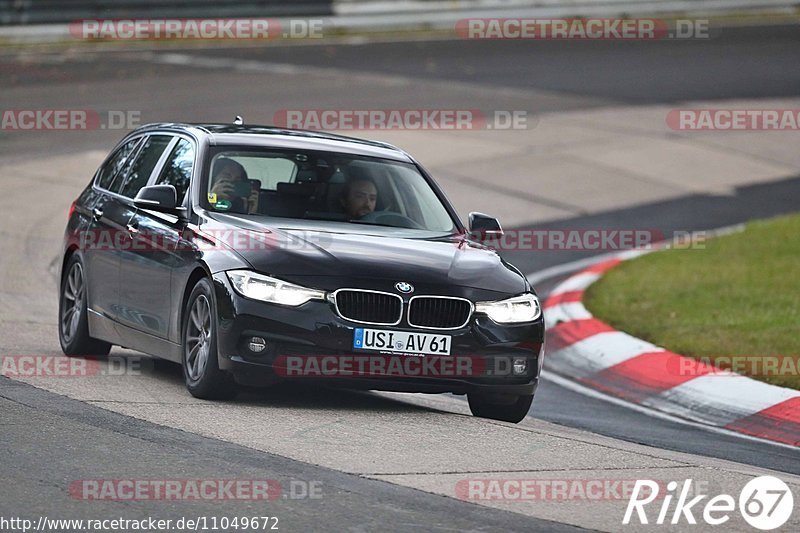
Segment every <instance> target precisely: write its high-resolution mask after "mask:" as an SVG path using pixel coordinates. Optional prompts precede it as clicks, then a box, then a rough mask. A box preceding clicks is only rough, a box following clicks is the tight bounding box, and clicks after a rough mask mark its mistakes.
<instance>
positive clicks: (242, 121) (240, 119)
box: [233, 115, 244, 126]
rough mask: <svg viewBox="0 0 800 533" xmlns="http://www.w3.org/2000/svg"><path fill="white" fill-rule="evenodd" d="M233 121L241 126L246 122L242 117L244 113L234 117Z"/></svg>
mask: <svg viewBox="0 0 800 533" xmlns="http://www.w3.org/2000/svg"><path fill="white" fill-rule="evenodd" d="M233 123H234V125H236V126H241V125H242V124H244V120H243V119H242V115H236V118H235V119H233Z"/></svg>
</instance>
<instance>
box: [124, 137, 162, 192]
mask: <svg viewBox="0 0 800 533" xmlns="http://www.w3.org/2000/svg"><path fill="white" fill-rule="evenodd" d="M170 141H172V137H171V136H169V135H151V136H149V137H148V138H147V139H145V141H144V144H143V145H142V149H141V150H139V155H138V156H136V160H135V161H134V162H133V164H132V165H131V166H130V169H129V170H128V173H127V174H126V175H125V181H124V182H123V183H122V188H121V189H120V192H119V193H120V194H121V195H122V196H127V197H129V198H133V197H134V196H136V194H137V193H138V192H139V189H141V188H142V187H144V186H145V185H147V181H148V180H149V179H150V174H151V173H152V172H153V169H154V168H156V165H157V164H158V160H159V159H161V154H163V153H164V150H166V148H167V146H168V145H169V143H170Z"/></svg>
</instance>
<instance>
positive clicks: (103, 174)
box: [97, 137, 141, 190]
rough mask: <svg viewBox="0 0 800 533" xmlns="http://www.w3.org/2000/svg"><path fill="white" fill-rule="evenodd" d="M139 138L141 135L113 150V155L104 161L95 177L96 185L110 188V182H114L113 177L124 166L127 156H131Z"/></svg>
mask: <svg viewBox="0 0 800 533" xmlns="http://www.w3.org/2000/svg"><path fill="white" fill-rule="evenodd" d="M140 140H141V137H137V138H136V139H132V140H130V141H128V142H126V143H125V144H123V145H122V146H120V147H119V148H118V149H117V151H116V152H114V155H112V156H111V158H110V159H109V160H108V162H106V164H105V165H104V166H103V168H102V169H101V170H100V175H99V176H98V178H97V185H98V187H102V188H103V189H108V190H111V186H112V183H114V178H115V177H116V176H117V174H119V172H120V171H121V170H122V168H123V167H124V166H125V163H126V162H127V161H128V158H129V157H130V156H131V154H132V153H134V149H135V148H136V146H137V145H138V144H139V141H140Z"/></svg>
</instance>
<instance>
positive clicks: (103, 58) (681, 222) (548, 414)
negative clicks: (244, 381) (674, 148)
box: [0, 26, 800, 530]
mask: <svg viewBox="0 0 800 533" xmlns="http://www.w3.org/2000/svg"><path fill="white" fill-rule="evenodd" d="M798 41H800V31H798V30H797V28H796V27H781V26H773V27H767V28H743V29H734V30H725V31H723V33H722V35H720V36H718V37H717V38H716V39H713V40H710V41H708V42H699V41H694V42H691V43H688V42H658V43H647V42H628V43H599V44H598V43H592V44H591V45H590V44H588V43H530V42H497V41H495V42H464V41H436V42H398V43H377V44H365V45H336V44H326V45H318V46H287V47H270V48H267V49H260V48H242V49H225V50H207V49H204V50H193V49H190V50H170V52H180V53H182V54H188V55H197V56H203V57H209V56H210V57H222V58H226V59H228V60H230V61H231V62H235V61H251V60H259V61H269V62H272V63H277V64H281V65H284V64H291V65H295V66H300V67H301V70H302V68H303V67H311V68H321V69H336V70H337V71H340V72H344V73H345V77H346V73H348V72H351V73H353V77H354V79H355V78H356V77H357V75H358V74H359V73H364V72H369V73H377V74H386V75H389V76H391V75H399V76H419V77H420V78H424V79H433V80H451V79H452V80H459V81H461V82H466V83H471V84H476V85H477V86H479V87H485V89H486V95H485V99H484V100H482V101H481V102H480V103H479V105H478V106H477V107H481V108H484V109H490V108H493V107H494V108H497V109H504V108H519V106H518V105H517V104H518V102H517V101H514V102H509V101H504V100H503V98H504V96H503V93H502V89H503V88H506V87H516V88H522V89H526V90H528V89H529V90H531V91H532V96H531V98H530V101H529V102H528V103H529V107H528V109H531V110H533V111H555V110H560V109H576V108H592V107H599V106H606V105H609V104H620V103H630V104H639V103H662V102H674V101H680V100H685V99H696V100H714V99H722V98H739V97H771V96H797V95H800V72H799V71H798V70H797V68H796V66H797V65H798V64H800V46H798V44H800V42H798ZM690 45H691V46H690ZM160 53H161V52H160V51H158V50H156V51H152V50H150V51H144V50H143V51H136V52H130V51H120V52H117V51H113V50H112V51H106V52H102V53H97V54H94V53H88V52H87V51H86V50H85V49H82V50H80V49H79V50H77V51H75V50H73V51H69V52H67V53H63V52H53V53H41V54H32V53H28V52H25V53H18V52H12V53H8V52H7V53H5V54H4V55H3V57H2V58H0V66H1V67H2V68H1V69H0V72H4V74H3V77H2V80H3V81H2V86H3V90H4V91H5V90H6V89H9V91H10V92H9V93H7V94H12V93H13V95H14V97H13V102H3V106H4V107H8V108H25V107H42V108H58V107H77V106H79V105H84V106H87V107H89V106H92V105H94V106H98V107H101V108H112V109H113V108H115V105H114V104H115V103H118V102H121V101H125V102H126V103H125V106H126V108H129V109H141V110H142V117H143V121H144V122H148V121H156V120H192V121H204V120H208V121H215V120H218V121H228V120H229V119H230V118H231V117H232V116H233V115H234V114H236V113H239V112H241V110H245V113H247V115H246V116H248V117H251V116H252V117H254V119H253V122H269V121H270V120H269V119H270V117H271V116H272V113H273V112H274V110H275V109H277V108H281V107H291V104H294V105H304V106H305V107H312V106H313V107H319V108H323V107H326V106H333V105H340V106H342V107H347V105H348V104H349V103H351V102H352V103H355V102H358V103H360V106H358V107H357V106H356V105H355V104H353V106H352V107H356V108H368V107H377V106H383V107H399V108H403V107H412V106H413V104H415V105H416V107H433V106H436V105H441V106H444V105H446V103H447V102H448V94H447V93H446V92H441V93H427V94H414V93H412V94H403V95H399V94H392V93H391V92H387V91H386V90H385V89H384V88H381V87H373V86H369V85H367V84H359V83H347V82H346V81H345V82H344V83H343V82H341V81H337V82H331V83H328V84H323V85H322V86H320V85H311V84H304V80H303V79H302V77H301V79H299V80H298V83H297V84H296V85H288V86H287V85H284V84H277V83H276V81H277V77H276V79H271V78H270V77H269V76H267V75H265V76H264V77H263V78H262V81H261V82H262V83H263V85H259V86H255V87H254V86H252V85H250V86H242V85H241V83H240V82H243V81H244V80H243V79H242V78H240V77H239V75H238V74H237V73H232V72H230V71H228V70H226V69H225V68H219V69H199V70H198V69H195V68H192V67H190V66H176V65H174V64H165V63H164V62H161V61H158V60H154V55H156V56H157V55H158V54H160ZM156 59H157V58H156ZM280 81H281V82H284V81H285V79H283V78H280ZM246 83H252V79H248V80H246ZM65 86H68V87H69V88H70V92H65V91H64V89H63V87H65ZM537 90H542V91H548V94H543V95H537V93H536V92H535V91H537ZM552 92H555V94H557V95H558V96H556V97H553V96H552ZM259 98H260V99H261V100H259ZM286 101H289V102H290V104H288V105H282V104H276V103H275V102H286ZM264 102H267V103H266V104H265V103H264ZM342 102H344V104H342ZM514 105H517V107H513V106H514ZM118 137H119V136H118V135H117V134H116V133H114V134H109V133H108V132H99V131H98V132H81V133H69V134H65V135H62V136H60V137H58V139H55V138H54V137H53V134H52V133H48V132H38V133H37V132H26V133H25V134H19V133H4V134H0V157H11V158H33V157H45V156H50V155H55V154H67V153H70V152H73V151H80V150H102V151H105V150H108V149H109V148H110V147H111V146H112V145H113V144H114V143H115V142H116V141H117V139H118ZM86 179H87V180H88V176H87V178H86ZM797 198H800V178H793V179H787V180H783V181H780V182H776V183H770V184H766V185H756V186H752V187H743V188H740V189H738V190H737V193H736V195H735V196H733V197H725V198H720V197H716V196H705V195H691V196H686V197H682V198H678V199H675V200H669V201H665V202H659V203H657V204H650V205H644V206H637V207H634V208H627V209H622V210H614V211H609V212H605V213H601V214H594V215H580V214H577V215H576V216H575V217H573V218H571V219H569V220H566V221H565V220H560V221H559V222H558V223H557V227H559V228H561V229H565V228H569V227H577V228H580V227H609V228H613V227H630V226H631V225H632V224H637V225H638V226H639V227H658V228H660V229H662V231H664V232H665V233H666V232H669V231H671V230H673V229H682V230H691V229H697V230H700V229H707V228H714V227H721V226H726V225H730V224H734V223H738V222H743V221H746V220H749V219H751V218H758V217H765V216H772V215H775V214H779V213H785V212H791V211H795V210H796V209H797ZM70 200H71V198H64V199H63V203H64V205H65V206H66V205H68V203H69V201H70ZM31 201H33V202H35V199H34V198H31ZM548 225H549V224H548V223H547V222H545V223H542V224H537V225H535V226H534V227H536V228H546V227H548ZM550 225H553V226H555V225H556V224H550ZM20 238H22V237H21V236H18V235H15V234H14V232H13V228H11V229H9V228H4V232H3V239H4V240H5V241H6V242H7V243H8V242H11V241H9V239H11V240H13V239H20ZM53 255H55V253H53ZM585 257H586V254H584V253H572V252H539V253H536V254H531V253H522V252H517V253H515V254H508V258H509V259H510V260H511V261H512V262H513V263H515V264H516V265H517V266H519V267H520V269H522V270H523V271H524V272H535V271H539V270H542V269H544V268H548V267H552V266H556V265H559V264H564V263H568V262H571V261H574V260H576V259H582V258H585ZM555 281H557V280H556V279H551V280H546V281H545V282H543V283H542V284H541V285H539V287H538V289H539V292H540V293H541V294H543V295H544V294H546V292H547V290H549V288H551V287H552V286H553V284H554V282H555ZM31 297H32V298H33V299H36V300H50V299H54V295H53V294H50V293H45V294H33V295H32V296H31ZM12 314H13V310H6V311H5V312H4V318H5V319H6V320H1V321H0V329H1V330H2V331H0V338H2V339H3V342H2V343H1V344H2V346H0V348H2V352H3V353H7V352H10V351H12V350H14V349H16V347H18V346H24V347H26V349H27V352H26V353H34V351H33V350H36V349H37V347H38V349H39V350H40V352H41V353H49V352H51V351H52V350H53V346H54V343H55V345H57V340H56V339H54V338H46V339H45V338H42V339H38V338H36V337H35V335H36V334H35V333H33V332H26V331H24V330H21V329H19V326H18V325H15V324H14V323H13V321H11V320H10V316H11V315H12ZM156 370H157V371H158V372H161V373H163V374H166V375H167V376H173V377H174V374H175V370H174V368H171V366H170V365H166V366H163V365H159V366H158V367H157V369H156ZM315 394H322V395H323V396H322V398H320V397H315V399H312V400H309V401H310V402H311V404H312V405H319V404H327V403H330V404H332V405H334V406H336V405H342V406H350V407H352V406H353V405H355V406H356V408H357V409H359V410H369V409H375V410H376V411H377V412H378V413H379V414H386V413H389V414H391V413H392V412H393V411H394V410H395V409H397V410H400V411H403V409H405V408H402V407H400V406H401V405H402V404H400V403H399V402H394V401H393V400H390V399H381V400H375V399H369V400H368V401H364V400H362V398H363V397H364V396H363V395H358V394H352V393H347V392H323V393H319V392H317V393H315ZM0 396H1V397H2V398H0V401H2V403H3V404H4V405H3V407H2V410H3V412H4V416H3V419H2V422H0V425H2V426H3V437H2V444H3V447H4V449H5V450H6V452H5V458H4V460H3V466H2V472H1V473H0V474H1V477H2V481H3V484H4V486H5V487H6V488H8V487H10V486H13V487H14V489H13V490H4V493H5V494H6V496H5V497H4V501H3V509H4V514H6V515H8V514H12V513H9V512H7V511H11V510H14V509H22V508H25V509H27V510H28V511H29V513H28V514H37V513H39V512H41V513H44V514H46V513H47V512H48V511H53V512H55V511H62V513H61V514H62V515H63V514H68V513H67V512H68V511H70V510H76V509H77V508H78V507H79V506H80V505H81V504H82V502H75V501H67V502H63V501H62V500H59V499H57V498H56V494H55V493H56V492H57V485H56V483H55V482H54V481H51V482H47V481H43V480H48V479H49V480H57V479H67V478H73V479H74V478H76V477H81V476H80V475H79V474H77V473H76V472H80V471H81V470H84V471H85V472H86V476H87V477H91V471H92V469H91V468H89V467H88V466H87V465H89V466H91V467H92V468H94V469H101V470H103V471H106V472H108V471H112V472H116V473H117V474H118V475H117V476H116V477H125V475H126V474H127V475H128V476H134V475H137V476H140V477H152V475H156V474H157V473H160V472H161V471H163V470H165V469H166V472H172V473H174V476H175V477H184V478H192V477H200V476H203V477H217V478H224V477H226V475H227V476H229V477H234V476H236V477H246V476H247V474H248V473H249V472H252V475H254V476H255V475H259V476H263V471H261V470H259V469H260V468H262V467H263V465H264V464H268V465H270V466H269V468H271V469H272V473H273V474H274V475H273V476H272V477H276V478H287V479H288V478H296V479H320V480H324V482H325V484H326V486H328V487H333V489H332V490H330V491H328V492H326V498H325V499H324V500H320V501H318V502H312V505H305V506H303V505H294V503H295V502H292V501H286V502H278V504H277V505H279V507H275V508H274V509H275V511H276V514H281V513H280V511H282V510H283V508H282V507H280V506H281V505H285V506H286V512H287V513H289V512H291V513H292V514H291V516H292V520H294V522H293V523H292V529H291V530H295V529H294V527H297V528H298V529H297V530H299V529H300V528H303V529H307V528H311V527H313V526H314V525H315V524H319V522H320V517H321V516H324V517H325V519H324V520H325V521H326V522H328V524H329V525H331V526H334V525H341V526H342V527H358V528H363V529H376V528H380V527H381V526H385V525H386V522H387V520H388V519H389V518H387V517H391V518H390V520H392V522H391V525H390V526H389V527H390V529H397V530H411V529H417V528H420V527H422V528H425V529H439V528H441V529H447V528H453V529H456V528H458V529H467V530H469V529H478V528H485V529H497V528H500V529H504V530H525V529H531V528H533V529H536V530H539V529H551V528H564V529H566V526H560V525H558V524H554V523H552V522H544V521H536V519H532V518H530V517H525V516H522V515H519V514H517V513H513V512H507V511H499V510H494V509H489V508H485V507H479V506H475V505H472V504H469V503H465V502H460V501H457V500H454V499H449V498H444V497H439V496H431V495H429V494H425V493H421V492H418V491H415V490H413V489H408V488H404V487H398V486H396V485H393V484H389V483H386V482H383V481H375V480H371V479H362V478H360V477H355V476H349V475H347V474H340V473H338V472H336V471H334V470H326V469H324V468H323V467H315V466H311V465H307V464H305V463H302V462H298V461H293V460H291V459H285V458H282V457H280V456H276V455H268V454H265V453H264V452H259V451H254V450H252V449H249V448H242V447H239V446H236V445H235V444H230V443H223V442H221V441H215V440H210V439H207V438H205V437H199V436H196V435H193V434H191V433H185V432H181V431H179V430H176V429H170V428H164V427H162V426H155V425H153V424H149V423H147V422H143V421H139V420H135V419H132V418H128V417H124V416H122V415H118V414H115V413H109V412H107V411H105V410H102V409H99V408H97V407H93V406H87V405H85V404H83V403H81V402H77V401H75V400H70V399H65V398H63V397H61V396H56V395H54V394H51V393H47V392H43V391H41V390H39V389H35V388H33V387H30V386H28V385H25V384H19V383H15V382H12V381H10V380H7V379H5V378H0ZM253 401H255V402H256V403H258V401H259V400H258V399H255V400H253ZM531 416H532V417H534V418H537V419H541V420H545V421H549V422H553V423H555V424H559V425H564V426H570V427H574V428H579V429H584V430H588V431H590V432H594V433H598V434H601V435H605V436H609V437H613V438H615V439H621V440H623V441H629V442H634V443H641V444H645V445H647V446H653V447H655V448H660V449H665V450H676V451H680V452H686V453H690V454H698V455H703V456H710V457H715V458H720V459H726V460H731V461H735V462H740V463H743V464H747V465H755V466H759V467H764V468H769V469H772V470H776V471H781V472H787V473H793V474H800V454H798V452H797V451H796V450H789V449H786V448H781V447H776V446H772V445H769V444H765V443H761V442H756V441H750V440H744V439H741V438H738V437H735V436H727V435H720V434H716V433H711V432H709V431H706V430H703V429H701V428H697V427H693V426H687V425H683V424H678V423H673V422H669V421H664V420H661V419H658V418H653V417H650V416H647V415H645V414H642V413H639V412H636V411H632V410H630V409H627V408H625V407H621V406H618V405H613V404H610V403H606V402H602V401H599V400H597V399H596V398H592V397H589V396H586V395H583V394H580V393H577V392H574V391H572V390H567V389H565V388H563V387H561V386H558V385H556V384H554V383H550V382H547V381H546V380H545V381H544V382H543V383H542V385H541V386H540V388H539V391H538V393H537V397H536V400H535V402H534V408H533V411H532V413H531ZM32 421H34V422H36V423H35V424H34V425H32V424H31V422H32ZM43 428H46V430H43ZM43 457H46V458H48V460H47V461H42V458H43ZM198 457H199V458H202V459H198ZM51 459H52V460H51ZM145 473H150V474H151V475H150V476H148V475H145ZM165 475H166V474H165ZM107 477H115V476H107ZM48 490H50V491H53V498H54V500H53V503H50V502H49V501H48V499H49V498H48V493H47V491H48ZM42 491H44V492H42ZM304 503H306V504H307V503H308V502H304ZM154 505H155V506H156V507H154V512H153V513H151V514H157V511H162V515H163V516H169V514H170V513H173V512H174V513H177V512H178V511H177V510H176V509H175V508H174V507H171V506H170V504H169V503H168V502H162V503H160V504H154ZM159 505H160V506H161V507H160V508H158V506H159ZM192 505H195V504H192ZM234 505H238V506H239V507H238V508H237V507H232V508H226V514H228V515H234V514H238V511H242V512H247V511H251V510H252V508H251V507H248V505H252V504H247V503H239V504H234ZM54 506H55V509H54ZM196 506H197V507H196V509H195V508H194V507H192V508H190V509H189V510H192V511H194V510H196V511H197V513H196V514H198V515H202V514H206V515H210V514H214V513H218V512H219V508H218V507H215V506H214V504H203V503H198V504H196ZM124 508H125V504H109V505H108V506H107V507H105V508H103V507H98V508H95V510H96V511H97V514H101V513H104V512H106V511H110V510H120V512H123V511H125V509H124ZM128 510H130V509H128ZM28 511H26V512H28ZM185 511H186V509H185V508H181V509H180V514H186V513H185ZM234 511H235V512H234ZM165 513H166V514H165ZM16 514H19V512H17V513H16ZM287 526H288V524H287Z"/></svg>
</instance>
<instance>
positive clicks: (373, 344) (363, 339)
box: [353, 328, 450, 355]
mask: <svg viewBox="0 0 800 533" xmlns="http://www.w3.org/2000/svg"><path fill="white" fill-rule="evenodd" d="M353 348H356V349H358V350H380V351H384V352H393V353H409V354H424V355H450V335H433V334H430V333H414V332H408V331H385V330H380V329H366V328H356V331H355V335H354V336H353Z"/></svg>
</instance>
